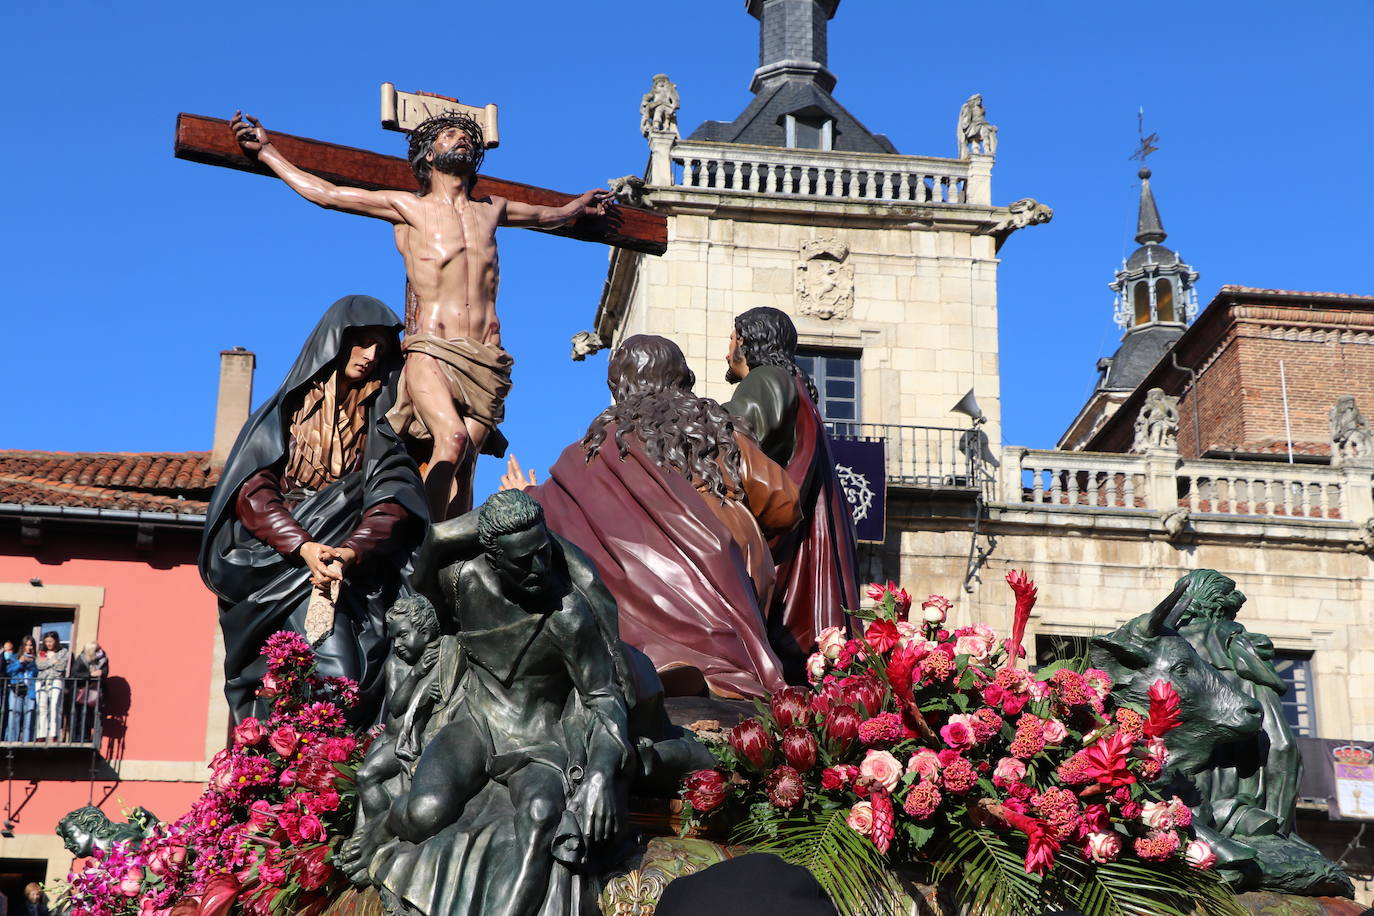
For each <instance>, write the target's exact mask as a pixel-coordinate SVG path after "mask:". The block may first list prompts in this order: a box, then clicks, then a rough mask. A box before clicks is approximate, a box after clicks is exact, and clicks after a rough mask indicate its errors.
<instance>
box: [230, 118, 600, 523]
mask: <svg viewBox="0 0 1374 916" xmlns="http://www.w3.org/2000/svg"><path fill="white" fill-rule="evenodd" d="M230 127H232V128H233V130H234V136H235V138H236V139H237V140H238V144H239V147H240V148H241V149H242V150H243V151H244V152H245V153H246V154H247V155H248V156H249V157H250V158H254V159H257V160H258V161H259V162H261V163H262V164H263V165H266V166H267V167H268V168H270V169H271V170H272V171H273V172H274V173H276V175H277V177H278V178H280V179H281V180H282V181H284V182H286V183H287V184H288V185H289V186H290V187H291V189H292V190H294V191H295V192H296V193H297V194H299V195H301V196H302V197H304V198H305V199H306V200H308V201H310V202H311V203H314V204H318V205H319V206H321V207H325V208H327V209H330V210H342V211H344V212H345V213H354V214H358V215H360V216H371V217H374V218H376V219H383V220H386V221H387V222H389V223H391V224H392V225H394V226H395V227H396V248H397V250H399V251H400V253H401V257H402V259H403V260H404V261H405V267H406V279H407V280H408V281H409V285H410V296H409V297H408V299H409V301H407V303H406V336H405V339H404V340H403V341H402V342H401V349H402V350H403V351H404V353H405V368H404V369H403V370H402V372H401V381H400V389H399V391H398V392H397V401H396V406H395V407H394V408H393V409H392V411H391V412H390V413H389V414H388V417H387V418H388V419H389V420H390V421H391V425H392V426H393V427H394V428H395V430H396V432H398V433H400V434H401V435H402V436H409V437H410V438H412V439H416V440H419V441H421V442H428V443H430V447H431V453H430V456H429V461H428V466H427V467H426V469H425V491H426V494H427V497H428V500H429V508H430V516H431V519H432V520H433V521H436V522H438V521H442V520H444V519H446V518H452V517H454V516H456V515H460V514H462V513H464V512H466V511H468V510H469V509H470V508H472V476H473V471H474V469H475V467H476V464H477V455H478V453H479V452H482V453H485V454H492V455H496V456H497V457H500V456H501V455H502V454H503V453H504V452H505V439H504V437H502V436H501V434H500V432H499V431H498V430H497V429H496V427H497V425H498V424H500V422H501V420H502V419H503V418H504V416H505V399H506V395H507V394H508V393H509V391H510V373H511V366H512V365H514V360H513V359H512V358H511V356H510V354H509V353H507V352H506V351H505V350H504V349H503V348H502V347H501V322H500V320H499V319H498V318H497V316H496V287H497V282H498V279H499V276H500V268H499V265H498V258H497V250H496V227H498V226H523V227H528V228H541V229H553V228H557V227H559V226H564V225H567V224H568V223H571V222H574V221H575V220H577V219H579V218H580V217H582V216H586V215H593V214H595V215H598V216H600V215H603V214H605V212H606V208H607V207H608V206H609V205H610V203H611V194H610V192H609V191H606V190H602V189H597V190H591V191H587V192H586V193H585V194H582V195H581V196H579V197H576V198H574V199H573V200H571V201H569V202H568V203H567V204H565V205H564V206H561V207H543V206H535V205H532V204H526V203H521V202H519V201H514V200H507V199H505V198H502V197H496V196H494V195H492V196H487V197H480V198H477V197H473V196H472V188H473V183H474V182H475V181H476V179H477V171H478V169H479V168H480V167H481V164H482V156H483V154H484V152H485V149H486V146H485V140H484V137H483V134H482V127H481V125H480V124H479V123H478V122H477V121H476V120H474V119H473V118H470V117H468V116H467V115H465V114H462V113H459V112H448V113H445V114H441V115H438V116H435V117H433V118H430V119H428V120H426V121H424V122H423V123H421V124H420V125H419V126H418V127H416V128H415V130H413V131H411V132H410V150H409V159H410V166H411V169H412V170H413V171H414V173H415V177H416V179H417V180H418V181H419V184H420V189H419V191H418V192H416V193H411V192H409V191H368V190H363V189H361V188H348V187H340V186H338V185H335V184H331V183H330V182H328V181H325V180H324V179H322V178H319V177H317V176H315V175H312V174H310V173H309V172H306V171H304V170H302V169H299V168H297V167H296V166H294V165H292V164H291V162H290V161H288V160H287V158H286V157H285V156H283V155H282V154H281V152H280V151H278V150H277V149H276V148H275V147H274V146H273V145H272V139H271V137H270V136H268V133H267V131H266V130H264V129H263V127H262V124H261V123H260V122H259V121H258V119H257V118H254V117H252V116H251V115H250V116H247V117H245V116H244V115H243V113H242V112H235V113H234V119H233V120H232V121H231V122H230Z"/></svg>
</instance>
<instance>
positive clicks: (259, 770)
mask: <svg viewBox="0 0 1374 916" xmlns="http://www.w3.org/2000/svg"><path fill="white" fill-rule="evenodd" d="M263 655H264V656H265V657H266V658H267V674H266V676H265V677H264V678H263V684H262V689H261V690H260V691H259V695H260V696H263V697H267V698H270V699H271V700H272V713H271V715H270V716H269V717H268V718H267V720H266V721H261V720H259V719H254V718H250V719H245V720H244V721H243V722H241V723H240V724H239V725H238V727H236V728H235V729H234V737H233V744H232V745H231V746H230V747H228V748H226V749H224V750H222V751H220V752H219V753H218V754H216V755H215V757H214V759H213V760H212V762H211V774H210V780H209V787H208V788H207V789H206V791H205V793H204V794H203V795H202V796H201V797H200V799H199V800H198V801H197V802H196V803H195V804H194V805H193V806H192V808H191V810H190V812H188V813H187V814H186V815H185V816H183V817H182V818H180V819H179V820H177V821H175V822H173V823H170V824H159V825H157V827H155V828H154V829H153V831H152V832H151V833H150V834H149V836H148V837H147V838H146V839H144V840H143V842H142V843H130V842H121V843H117V844H115V846H114V848H113V849H111V851H110V852H109V853H108V854H101V853H97V854H96V856H95V857H94V858H93V859H92V860H91V861H90V862H89V864H88V865H87V866H86V868H85V869H84V870H83V871H81V872H80V873H76V874H73V875H70V876H69V878H68V886H67V888H66V893H65V904H66V905H67V906H69V907H70V910H71V912H72V914H73V916H167V914H169V913H171V911H172V909H173V907H175V908H176V910H177V912H178V914H181V913H187V914H188V916H190V914H192V913H194V914H197V916H221V914H223V913H226V912H227V911H228V910H229V908H230V907H231V906H232V905H233V904H234V903H235V902H237V903H238V904H239V905H240V906H241V907H242V909H243V912H245V913H247V914H250V916H267V914H269V913H283V912H292V913H315V912H318V911H319V910H320V909H323V907H324V906H325V905H326V904H327V903H328V902H329V901H330V900H331V899H332V898H333V897H334V896H336V895H337V894H338V893H339V892H340V891H341V890H342V889H343V888H344V887H345V886H346V882H345V881H344V880H343V878H342V876H340V875H338V874H336V873H335V870H334V866H333V864H332V859H333V855H334V850H335V847H336V846H337V844H338V843H339V842H340V841H341V837H342V836H345V835H346V831H347V829H348V828H349V827H350V826H351V824H352V808H353V800H354V797H355V791H354V781H353V774H354V773H355V772H356V770H357V767H358V765H359V763H360V762H361V760H362V756H363V753H364V752H365V750H366V743H367V742H366V740H359V738H358V736H356V735H355V734H354V733H353V732H352V730H351V729H350V728H349V726H348V725H347V723H346V722H345V719H344V711H345V710H346V709H349V708H350V707H352V706H353V705H354V704H355V703H356V702H357V699H358V688H357V685H356V684H355V683H353V682H352V681H349V680H348V679H346V678H325V677H320V676H319V675H318V674H317V673H316V671H315V656H314V653H313V652H312V651H311V649H310V646H309V645H308V644H307V643H306V641H305V639H304V638H303V637H301V636H300V635H298V634H296V633H290V632H281V633H276V634H274V635H273V636H272V637H271V638H270V639H268V641H267V645H266V647H265V648H264V649H263Z"/></svg>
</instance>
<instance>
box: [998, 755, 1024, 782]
mask: <svg viewBox="0 0 1374 916" xmlns="http://www.w3.org/2000/svg"><path fill="white" fill-rule="evenodd" d="M1025 777H1026V765H1025V764H1024V763H1022V762H1021V761H1020V760H1017V759H1016V758H1015V757H1003V758H1002V759H1001V760H999V761H997V768H996V769H994V770H993V771H992V784H993V785H995V786H997V787H998V788H999V789H1000V788H1003V787H1004V786H1007V785H1009V784H1010V783H1013V782H1020V781H1021V780H1022V779H1024V778H1025Z"/></svg>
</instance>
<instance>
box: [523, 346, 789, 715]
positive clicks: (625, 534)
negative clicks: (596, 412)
mask: <svg viewBox="0 0 1374 916" xmlns="http://www.w3.org/2000/svg"><path fill="white" fill-rule="evenodd" d="M606 383H607V385H608V386H609V387H610V389H611V395H612V396H613V398H614V403H613V404H612V405H611V406H610V407H608V408H606V410H604V411H602V413H601V415H600V416H598V417H597V418H596V419H595V420H593V421H592V423H591V426H590V427H588V429H587V433H586V435H585V436H583V438H582V440H581V441H580V442H577V443H574V444H573V445H570V446H569V447H568V448H567V449H566V450H565V451H564V452H563V454H562V456H561V457H560V458H559V459H558V461H557V463H555V464H554V466H553V468H552V469H551V471H550V472H549V479H548V480H547V481H545V482H544V483H542V484H539V485H538V486H534V487H532V488H530V489H529V492H530V493H531V495H533V496H534V498H535V499H537V500H538V501H539V502H540V504H541V505H543V507H544V512H545V514H546V516H547V518H548V522H549V527H550V528H551V529H553V530H554V531H556V532H558V533H559V534H560V535H562V536H563V537H565V538H567V539H568V540H570V541H572V542H573V543H574V544H576V545H577V546H578V547H580V548H582V550H583V551H585V552H586V553H587V554H588V555H589V556H590V557H591V559H592V561H593V562H594V563H595V564H596V567H597V569H598V571H599V572H600V573H601V577H602V578H603V579H604V580H605V582H606V585H607V587H608V588H609V589H610V590H611V593H612V594H613V595H614V596H615V599H616V604H617V606H618V607H619V611H620V630H621V636H622V638H623V639H624V640H625V641H626V642H628V643H629V644H630V645H632V646H635V647H636V648H638V649H641V650H643V652H644V653H645V654H646V655H648V656H649V658H651V659H652V660H653V662H654V664H655V666H656V667H657V668H658V669H659V672H660V674H661V675H662V676H663V679H664V686H665V688H667V689H668V690H669V691H670V692H683V691H684V690H685V689H690V687H691V685H692V684H693V683H694V682H695V683H696V684H697V685H699V684H700V679H699V677H697V676H696V674H695V672H697V671H699V672H700V675H701V676H704V678H705V681H706V685H707V686H709V688H710V689H711V690H712V691H713V692H715V693H717V694H719V695H721V696H729V697H739V696H761V695H763V694H764V693H765V692H768V691H773V690H777V689H778V688H780V687H782V686H783V685H784V683H785V681H784V680H783V675H782V668H781V666H780V664H779V661H778V658H777V655H776V654H775V653H774V651H773V649H772V647H771V646H770V645H769V643H768V638H767V635H766V632H765V618H764V609H766V608H767V607H768V606H769V602H770V599H771V596H772V592H773V583H774V572H773V557H772V554H771V553H770V552H769V549H768V543H767V540H766V539H767V537H768V536H773V535H781V534H784V533H786V532H787V531H789V530H791V528H792V527H793V526H794V525H795V524H796V523H797V520H798V517H799V516H798V507H797V487H796V485H795V484H794V483H793V482H792V481H791V480H790V479H789V478H788V477H787V474H786V472H785V471H784V470H783V469H782V468H781V467H780V466H779V465H778V464H776V463H775V462H773V461H772V460H770V459H769V458H768V456H767V455H765V454H764V453H763V451H762V450H761V449H760V448H759V445H758V443H757V442H755V441H754V438H753V436H751V435H750V434H749V433H748V432H747V431H746V430H745V429H744V428H743V427H742V426H741V425H739V424H738V423H737V421H736V420H735V419H734V418H733V417H731V416H730V414H729V413H728V412H726V410H725V409H724V408H723V407H721V405H720V404H718V403H716V402H715V401H713V400H711V399H710V398H699V397H697V396H696V395H694V394H693V393H692V386H693V385H694V384H695V383H696V376H695V375H694V374H693V372H692V370H691V369H690V368H688V366H687V360H686V359H685V358H684V357H683V355H682V351H681V350H680V349H678V346H677V344H675V343H673V342H672V341H670V340H667V339H666V338H663V337H654V336H650V335H636V336H633V337H630V338H628V339H626V340H625V341H624V343H622V344H621V346H620V348H619V349H617V350H616V351H615V353H614V354H613V355H612V356H611V359H610V364H609V366H608V369H607V379H606ZM506 482H507V485H508V486H515V487H529V486H530V483H531V482H530V481H529V480H528V479H526V478H525V477H524V475H523V473H521V472H520V469H519V466H518V465H517V464H516V463H515V461H514V459H513V458H512V459H511V468H510V473H508V474H507V477H506Z"/></svg>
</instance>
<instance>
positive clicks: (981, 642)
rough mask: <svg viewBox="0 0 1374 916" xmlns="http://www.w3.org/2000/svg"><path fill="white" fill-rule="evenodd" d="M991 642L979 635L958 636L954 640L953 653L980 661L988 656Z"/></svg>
mask: <svg viewBox="0 0 1374 916" xmlns="http://www.w3.org/2000/svg"><path fill="white" fill-rule="evenodd" d="M990 645H991V643H989V642H988V640H986V639H984V638H983V637H981V636H976V635H971V636H960V637H959V638H958V639H956V640H955V641H954V654H955V655H967V656H968V657H969V658H970V659H972V660H973V661H975V662H981V661H983V660H985V659H986V658H987V657H988V649H989V646H990Z"/></svg>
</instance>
